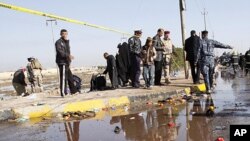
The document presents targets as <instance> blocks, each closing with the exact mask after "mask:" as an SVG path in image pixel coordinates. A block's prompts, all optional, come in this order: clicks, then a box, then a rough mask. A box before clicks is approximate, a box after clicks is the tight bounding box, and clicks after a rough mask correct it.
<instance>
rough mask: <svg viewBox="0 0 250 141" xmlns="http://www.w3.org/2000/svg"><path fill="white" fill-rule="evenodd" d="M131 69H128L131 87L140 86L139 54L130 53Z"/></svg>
mask: <svg viewBox="0 0 250 141" xmlns="http://www.w3.org/2000/svg"><path fill="white" fill-rule="evenodd" d="M130 59H131V70H130V78H131V81H132V86H133V87H139V86H140V75H141V66H140V63H141V58H140V56H139V55H136V54H131V55H130Z"/></svg>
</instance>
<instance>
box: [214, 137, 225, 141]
mask: <svg viewBox="0 0 250 141" xmlns="http://www.w3.org/2000/svg"><path fill="white" fill-rule="evenodd" d="M216 141H225V140H224V138H222V137H219V138H217V139H216Z"/></svg>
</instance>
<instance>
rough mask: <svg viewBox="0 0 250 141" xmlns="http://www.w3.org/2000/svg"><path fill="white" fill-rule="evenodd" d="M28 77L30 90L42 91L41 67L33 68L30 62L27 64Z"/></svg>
mask: <svg viewBox="0 0 250 141" xmlns="http://www.w3.org/2000/svg"><path fill="white" fill-rule="evenodd" d="M26 68H27V70H28V79H29V82H30V83H31V91H32V92H34V93H38V92H43V79H42V68H40V69H37V68H33V67H32V65H31V62H29V63H28V64H27V67H26Z"/></svg>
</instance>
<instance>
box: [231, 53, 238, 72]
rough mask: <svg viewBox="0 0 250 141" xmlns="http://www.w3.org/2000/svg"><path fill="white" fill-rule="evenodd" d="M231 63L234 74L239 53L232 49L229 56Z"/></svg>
mask: <svg viewBox="0 0 250 141" xmlns="http://www.w3.org/2000/svg"><path fill="white" fill-rule="evenodd" d="M231 61H232V62H231V63H232V66H233V69H234V74H236V72H237V70H238V67H239V54H238V52H237V51H236V50H234V51H233V53H232V56H231Z"/></svg>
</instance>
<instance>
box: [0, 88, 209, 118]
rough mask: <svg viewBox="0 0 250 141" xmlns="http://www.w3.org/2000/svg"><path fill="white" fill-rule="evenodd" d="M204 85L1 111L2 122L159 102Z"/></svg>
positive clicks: (202, 89) (197, 89)
mask: <svg viewBox="0 0 250 141" xmlns="http://www.w3.org/2000/svg"><path fill="white" fill-rule="evenodd" d="M204 87H205V85H204V84H200V85H196V86H192V87H190V88H188V87H187V88H183V89H181V90H178V91H177V90H175V91H172V92H168V93H164V92H161V93H151V94H142V95H136V96H120V97H111V98H102V99H95V100H85V101H80V100H79V101H74V102H67V103H61V104H53V105H41V106H28V107H21V108H14V109H8V110H3V111H0V121H1V120H7V119H15V118H19V117H25V118H29V119H32V118H41V117H55V116H56V115H57V114H58V113H63V112H68V111H71V112H74V111H93V110H98V109H99V110H100V109H102V108H107V107H113V106H115V107H119V106H124V105H128V106H129V105H131V104H133V103H136V102H145V103H146V102H147V101H149V100H150V101H157V100H162V99H166V98H168V97H173V96H177V95H179V94H190V92H191V91H192V92H193V91H200V92H202V91H204Z"/></svg>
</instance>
